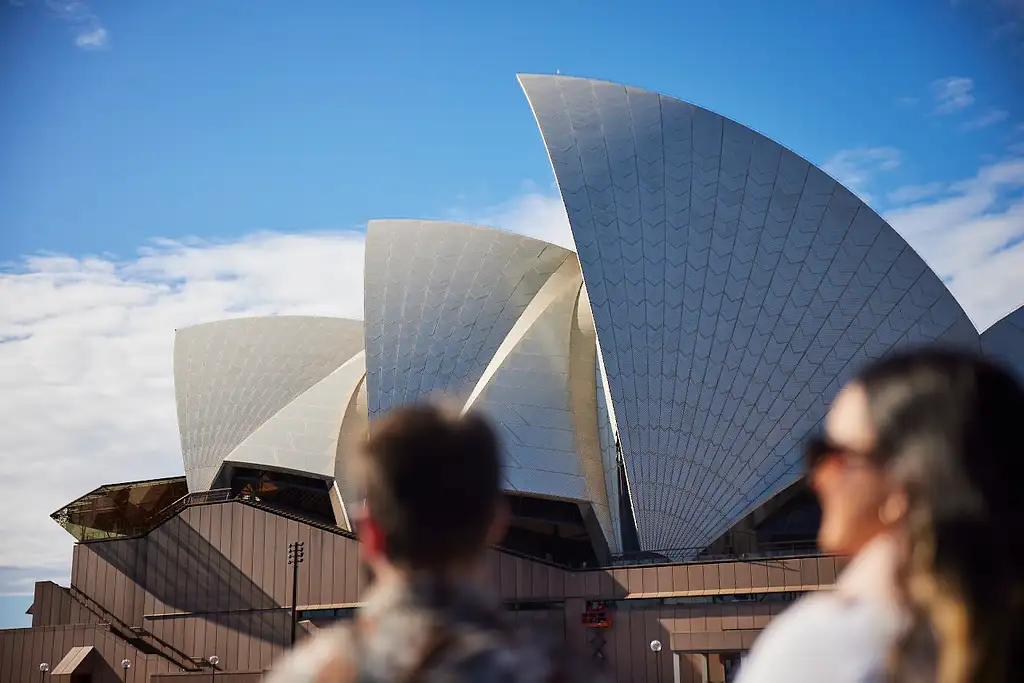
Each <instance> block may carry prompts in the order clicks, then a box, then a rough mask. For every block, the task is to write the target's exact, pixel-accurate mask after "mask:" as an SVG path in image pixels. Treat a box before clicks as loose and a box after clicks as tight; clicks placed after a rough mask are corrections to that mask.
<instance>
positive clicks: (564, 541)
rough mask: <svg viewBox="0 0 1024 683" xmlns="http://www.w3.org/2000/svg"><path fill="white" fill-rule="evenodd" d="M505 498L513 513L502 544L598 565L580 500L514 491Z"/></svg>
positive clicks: (533, 553) (545, 557)
mask: <svg viewBox="0 0 1024 683" xmlns="http://www.w3.org/2000/svg"><path fill="white" fill-rule="evenodd" d="M506 499H507V500H508V504H509V511H510V513H511V517H510V519H509V528H508V532H507V533H506V534H505V538H504V539H503V540H502V542H501V543H500V544H499V546H500V547H502V548H506V549H508V550H511V551H514V552H517V553H521V554H523V555H528V556H530V557H536V558H537V559H540V560H547V561H548V562H557V563H559V564H564V565H569V566H573V567H581V566H583V565H584V564H586V565H587V566H590V567H594V566H597V554H596V553H595V551H594V545H593V542H592V541H591V538H590V534H589V533H588V532H587V526H586V522H585V521H584V519H583V514H582V512H580V507H579V505H578V504H577V503H571V502H568V501H564V500H552V499H549V498H537V497H534V496H523V495H518V494H514V493H510V494H507V495H506Z"/></svg>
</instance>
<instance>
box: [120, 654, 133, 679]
mask: <svg viewBox="0 0 1024 683" xmlns="http://www.w3.org/2000/svg"><path fill="white" fill-rule="evenodd" d="M121 668H122V669H124V680H126V681H127V680H128V669H130V668H132V660H130V659H122V660H121Z"/></svg>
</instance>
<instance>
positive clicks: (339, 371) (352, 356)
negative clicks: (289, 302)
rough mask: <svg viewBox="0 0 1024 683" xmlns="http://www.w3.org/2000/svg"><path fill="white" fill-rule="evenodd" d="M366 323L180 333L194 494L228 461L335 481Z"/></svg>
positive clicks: (178, 357)
mask: <svg viewBox="0 0 1024 683" xmlns="http://www.w3.org/2000/svg"><path fill="white" fill-rule="evenodd" d="M362 348H363V325H362V323H361V322H359V321H355V320H343V319H338V318H321V317H310V316H275V317H261V318H239V319H232V320H222V321H218V322H213V323H205V324H201V325H195V326H192V327H186V328H183V329H180V330H178V332H177V335H176V336H175V340H174V385H175V398H176V400H177V405H178V427H179V430H180V433H181V450H182V457H183V459H184V462H185V476H186V478H187V479H188V487H189V490H190V491H200V490H205V489H209V488H210V487H211V486H212V485H213V483H214V480H215V479H216V477H217V474H218V472H220V470H221V467H222V466H223V465H224V463H225V462H233V463H239V464H247V465H254V466H268V467H272V468H276V469H281V470H291V471H296V472H302V473H309V474H314V475H317V476H320V477H324V478H333V477H334V475H335V462H336V457H337V449H338V439H339V434H340V433H341V428H342V421H343V418H344V416H345V410H344V408H345V406H347V405H348V404H349V402H350V400H351V397H352V395H353V393H354V392H356V390H357V388H358V386H359V384H360V382H361V380H362V378H363V375H364V374H365V366H364V362H363V353H362Z"/></svg>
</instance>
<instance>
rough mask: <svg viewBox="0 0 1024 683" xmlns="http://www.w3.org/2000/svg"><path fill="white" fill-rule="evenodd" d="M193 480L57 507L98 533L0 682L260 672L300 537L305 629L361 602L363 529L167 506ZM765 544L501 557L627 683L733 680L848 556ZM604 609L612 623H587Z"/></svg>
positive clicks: (522, 603)
mask: <svg viewBox="0 0 1024 683" xmlns="http://www.w3.org/2000/svg"><path fill="white" fill-rule="evenodd" d="M182 485H183V483H182V480H181V479H171V480H163V481H157V482H140V483H138V484H131V485H120V486H116V487H104V488H103V489H100V490H98V491H97V492H93V493H92V494H90V495H89V496H85V497H83V498H82V499H80V500H79V501H76V502H75V503H73V504H71V505H69V506H68V507H67V508H65V509H64V510H62V511H61V512H60V513H57V514H56V515H55V517H57V518H58V519H59V520H61V521H62V522H63V523H64V525H65V526H66V527H67V528H68V529H69V530H71V531H73V532H74V533H75V534H76V535H77V536H79V537H80V538H81V539H82V541H81V542H80V543H79V544H78V545H76V546H75V549H74V557H73V569H72V576H71V584H70V586H68V587H64V586H58V585H56V584H54V583H50V582H42V583H39V584H37V586H36V594H35V601H34V603H33V605H32V608H31V610H30V611H31V614H32V627H31V628H27V629H14V630H7V631H0V680H2V681H4V682H5V683H8V682H10V683H34V682H36V681H41V682H42V683H49V680H50V679H52V680H53V681H54V682H55V683H56V681H67V682H68V683H72V682H74V683H86V682H88V683H106V682H107V681H111V682H113V681H129V682H138V683H142V682H144V681H148V682H151V683H175V682H176V681H181V682H182V683H185V682H186V681H206V680H213V677H214V676H216V680H217V681H222V682H223V683H248V682H255V681H258V680H260V677H261V676H262V672H264V671H266V670H267V669H269V668H270V667H271V666H272V665H273V663H274V661H275V659H276V658H278V657H280V656H281V654H282V652H284V651H285V650H286V649H287V648H288V647H289V642H290V637H291V618H292V617H291V615H292V612H291V609H290V608H291V606H292V605H291V595H292V581H291V575H292V574H291V567H290V566H289V564H288V546H289V544H290V543H293V542H296V541H298V542H301V543H303V544H304V546H303V547H304V562H303V563H302V564H301V565H300V571H299V574H298V576H299V580H298V583H297V586H296V588H297V596H298V608H297V610H296V614H297V620H298V622H299V625H300V629H299V634H300V635H299V637H300V638H301V637H306V636H307V634H309V633H311V632H314V631H316V630H317V629H318V628H321V627H323V626H326V625H327V624H329V623H331V622H332V621H334V620H337V619H344V618H347V617H348V616H349V615H351V613H352V611H353V609H354V608H355V607H356V606H357V605H358V603H359V599H360V595H361V592H362V590H363V589H364V587H365V583H364V578H363V576H362V572H361V569H360V567H361V564H360V558H359V554H360V546H359V543H358V542H357V541H356V540H355V538H354V537H353V536H352V534H350V533H349V532H346V531H343V530H342V529H340V528H339V527H337V526H334V525H328V524H322V523H317V522H313V521H310V520H309V519H303V518H302V517H300V516H299V515H297V514H293V513H291V512H289V511H287V510H285V509H284V508H283V507H281V506H275V505H272V504H268V503H266V502H263V501H258V500H256V499H254V498H252V497H248V498H246V497H244V496H234V497H233V496H232V495H231V492H230V491H213V492H208V493H201V494H186V495H185V496H183V497H181V498H178V499H176V500H173V501H172V503H171V504H170V505H168V506H164V507H158V505H159V503H160V502H162V501H164V500H166V498H167V497H168V496H173V495H174V493H176V492H177V491H179V490H180V487H181V486H182ZM114 499H116V500H118V501H121V505H120V506H115V505H112V504H111V503H112V501H113V500H114ZM126 501H136V503H135V504H131V503H128V502H126ZM762 527H763V524H762ZM754 550H755V552H754V553H752V557H750V558H748V559H739V558H733V559H720V560H716V561H711V560H706V561H694V562H688V563H675V564H632V565H629V564H624V565H621V566H613V567H605V568H594V569H583V568H579V567H577V568H570V567H568V566H564V565H559V564H556V563H552V562H543V561H540V560H536V559H531V558H528V557H526V556H524V555H522V554H520V553H516V552H514V551H512V550H508V549H496V550H494V551H493V552H492V553H491V555H490V572H491V576H492V584H493V587H494V589H495V590H496V591H497V592H498V593H500V595H501V598H502V600H503V601H504V602H505V603H506V605H507V608H508V609H509V610H510V612H511V613H512V614H513V615H514V617H515V619H516V620H518V621H520V622H530V623H531V625H533V624H536V626H538V627H542V628H544V629H546V630H547V631H548V632H549V633H550V634H551V636H552V637H554V638H559V639H565V640H566V641H568V642H569V643H571V644H572V645H573V646H575V647H578V648H580V649H581V650H582V651H584V652H586V653H588V654H589V655H590V656H592V657H594V658H595V660H597V661H598V662H599V664H600V665H601V666H602V668H603V669H604V670H605V672H606V673H607V674H608V677H609V679H610V680H612V681H620V682H623V683H625V682H635V683H644V682H649V683H653V682H655V681H673V680H676V681H681V682H688V681H725V680H727V669H728V668H729V667H731V666H732V664H733V663H734V662H735V661H736V660H737V658H738V655H739V654H740V653H741V652H743V651H744V650H746V649H747V648H749V647H750V644H751V643H752V642H753V640H754V638H755V637H756V635H757V633H758V632H759V631H760V629H762V628H763V627H764V626H765V625H766V624H767V623H768V622H769V621H770V620H771V618H772V617H773V616H774V615H775V614H778V613H779V612H780V611H781V610H782V609H784V608H785V607H786V606H787V605H788V604H789V603H790V602H791V601H792V600H793V599H794V598H795V597H796V596H798V595H799V594H801V593H805V592H807V591H813V590H819V589H822V588H828V587H829V586H831V585H832V583H833V581H834V579H835V576H836V572H837V571H838V569H839V567H838V562H837V560H836V559H834V558H831V557H821V556H815V555H804V556H796V555H792V556H785V555H777V554H776V555H775V556H771V555H770V554H768V555H763V556H762V555H758V554H757V552H756V550H757V549H756V548H755V549H754ZM762 550H763V549H762ZM775 552H776V553H777V552H778V551H777V549H776V550H775ZM644 561H645V562H654V561H656V560H655V559H648V560H644ZM594 603H603V605H595V604H594ZM588 608H590V609H589V610H588ZM588 612H589V613H590V614H591V621H593V622H603V625H605V626H606V627H605V628H591V627H588V626H587V625H585V624H584V615H586V614H587V613H588ZM654 640H657V641H660V642H661V643H662V644H663V648H662V650H661V651H660V652H658V653H655V652H653V651H652V649H651V642H652V641H654ZM214 658H216V659H214ZM123 661H127V662H129V663H130V668H128V669H124V668H122V665H121V663H122V662H123ZM211 661H216V662H217V664H216V666H215V667H214V666H211V665H210V662H211ZM43 663H45V664H47V665H48V668H49V671H48V672H46V673H43V672H41V671H40V665H41V664H43Z"/></svg>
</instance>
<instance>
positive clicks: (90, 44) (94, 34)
mask: <svg viewBox="0 0 1024 683" xmlns="http://www.w3.org/2000/svg"><path fill="white" fill-rule="evenodd" d="M75 45H77V46H78V47H80V48H82V49H83V50H102V49H103V48H105V47H106V46H107V29H105V28H103V27H102V26H96V27H93V28H90V29H88V30H84V31H82V32H80V33H79V34H78V37H76V38H75Z"/></svg>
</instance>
